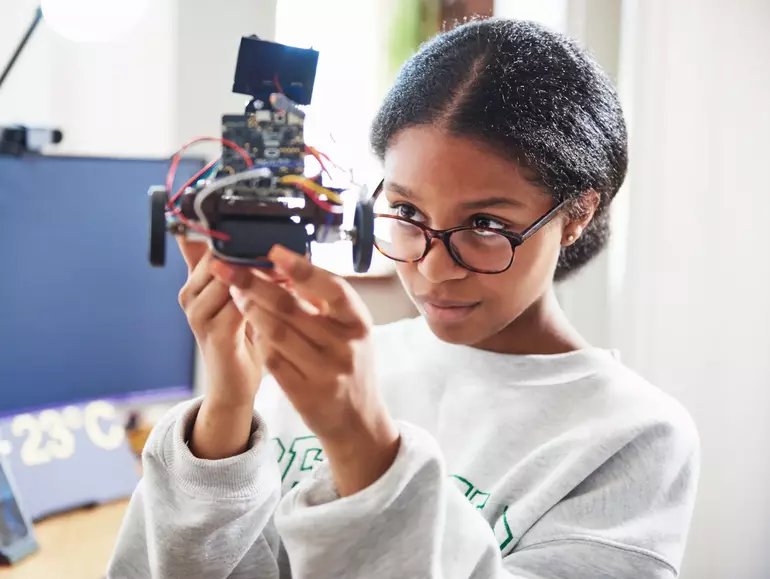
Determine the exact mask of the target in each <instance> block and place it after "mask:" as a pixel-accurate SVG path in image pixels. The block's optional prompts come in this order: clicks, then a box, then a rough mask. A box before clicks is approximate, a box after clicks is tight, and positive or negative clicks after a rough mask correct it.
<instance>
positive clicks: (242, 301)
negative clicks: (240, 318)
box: [230, 287, 247, 313]
mask: <svg viewBox="0 0 770 579" xmlns="http://www.w3.org/2000/svg"><path fill="white" fill-rule="evenodd" d="M230 295H231V296H232V298H233V303H234V304H235V307H236V308H238V311H240V312H241V313H243V312H244V311H245V310H246V301H247V300H246V296H245V294H244V293H243V292H242V291H241V290H240V289H238V288H237V287H231V288H230Z"/></svg>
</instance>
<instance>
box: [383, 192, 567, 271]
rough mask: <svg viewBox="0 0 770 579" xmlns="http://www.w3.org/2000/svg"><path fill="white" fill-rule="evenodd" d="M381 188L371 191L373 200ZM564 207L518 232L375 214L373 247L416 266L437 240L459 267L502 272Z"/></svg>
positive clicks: (557, 206) (553, 210) (390, 256)
mask: <svg viewBox="0 0 770 579" xmlns="http://www.w3.org/2000/svg"><path fill="white" fill-rule="evenodd" d="M382 185H383V183H382V182H381V183H380V184H379V186H378V187H377V189H376V191H375V192H374V197H375V198H376V197H377V196H378V195H379V194H380V193H381V191H382ZM564 204H565V201H562V202H561V203H559V204H557V205H556V206H555V207H553V208H552V209H551V210H550V211H548V213H546V214H545V215H543V216H542V217H540V218H539V219H538V220H537V221H535V222H534V223H533V224H532V225H530V226H529V227H527V228H526V229H525V230H524V231H522V232H521V233H514V232H512V231H505V230H500V229H494V228H489V227H472V226H460V227H452V228H451V229H432V228H430V227H428V226H427V225H424V224H423V223H420V222H418V221H414V220H412V219H409V218H408V217H401V216H400V215H389V214H387V213H375V216H374V245H375V247H376V248H377V250H378V251H379V252H380V253H382V254H383V255H384V256H385V257H388V258H390V259H392V260H394V261H400V262H404V263H417V262H419V261H422V260H423V259H425V256H427V255H428V252H429V251H430V248H431V244H432V241H433V240H434V239H438V240H440V241H442V242H443V243H444V246H445V247H446V249H447V251H448V252H449V255H451V256H452V259H453V260H454V261H455V262H456V263H457V264H458V265H459V266H461V267H464V268H465V269H468V270H470V271H472V272H475V273H485V274H497V273H503V272H504V271H506V270H508V269H509V268H510V267H511V265H512V264H513V258H514V254H515V253H516V248H517V247H518V246H519V245H521V244H522V243H524V242H525V241H526V240H527V239H529V238H530V237H532V236H533V235H534V234H535V233H537V231H538V230H539V229H540V228H541V227H543V226H544V225H546V224H547V223H548V222H549V221H551V220H552V219H553V218H554V217H555V216H556V215H557V213H558V212H559V210H560V209H561V208H562V207H563V206H564Z"/></svg>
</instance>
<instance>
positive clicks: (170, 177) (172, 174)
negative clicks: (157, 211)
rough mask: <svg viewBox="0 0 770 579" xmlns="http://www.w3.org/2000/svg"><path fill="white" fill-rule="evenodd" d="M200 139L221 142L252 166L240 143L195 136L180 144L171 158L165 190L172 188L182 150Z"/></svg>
mask: <svg viewBox="0 0 770 579" xmlns="http://www.w3.org/2000/svg"><path fill="white" fill-rule="evenodd" d="M201 141H218V142H220V143H222V144H223V145H224V146H226V147H229V148H231V149H232V150H233V151H235V152H236V153H238V154H239V155H240V156H241V157H243V160H244V161H246V166H247V167H253V166H254V162H253V161H252V160H251V157H250V156H249V154H248V153H247V152H246V151H245V150H244V148H243V147H241V146H240V145H237V144H235V143H233V142H232V141H229V140H227V139H223V138H221V137H197V138H195V139H193V140H192V141H190V142H188V143H186V144H185V145H184V146H182V148H181V149H179V150H178V151H177V152H176V153H175V154H174V156H173V158H172V159H171V167H170V168H169V170H168V175H167V176H166V191H169V192H170V191H171V190H172V189H173V188H174V177H176V170H177V168H178V167H179V163H180V161H181V160H182V153H184V151H185V150H186V149H188V148H189V147H190V146H191V145H194V144H195V143H200V142H201Z"/></svg>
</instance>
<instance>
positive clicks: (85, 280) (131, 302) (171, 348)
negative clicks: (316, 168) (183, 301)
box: [0, 157, 203, 414]
mask: <svg viewBox="0 0 770 579" xmlns="http://www.w3.org/2000/svg"><path fill="white" fill-rule="evenodd" d="M202 166H203V164H202V162H200V161H197V160H195V161H193V160H187V161H184V162H182V164H181V165H180V167H179V171H178V173H177V176H178V178H177V181H176V182H177V183H182V182H183V181H182V179H186V178H189V177H191V176H192V175H193V174H194V173H195V172H196V171H197V170H199V169H200V168H201V167H202ZM167 169H168V162H167V161H164V160H136V159H101V158H73V157H22V158H13V157H0V414H10V413H13V412H16V411H19V410H27V409H36V408H41V407H46V406H56V405H61V404H67V403H71V402H78V401H81V400H88V399H93V398H113V397H125V396H126V395H133V394H138V393H146V392H148V391H153V392H156V393H162V392H165V391H175V392H176V393H177V394H178V393H179V390H180V389H187V390H191V389H192V382H193V366H194V360H193V357H194V351H195V348H194V340H193V336H192V333H191V331H190V329H189V327H188V325H187V322H186V319H185V317H184V314H183V312H182V310H181V308H180V307H179V305H178V302H177V294H178V293H179V289H180V288H181V287H182V285H183V284H184V281H185V279H186V276H187V270H186V266H185V264H184V261H183V260H182V258H181V256H180V255H179V250H178V249H177V247H176V244H175V243H174V240H173V238H172V237H170V236H167V238H166V241H167V253H166V256H167V257H166V267H165V268H153V267H151V266H150V264H149V261H148V252H149V249H148V248H149V219H150V203H149V198H148V196H147V190H148V188H149V187H150V186H151V185H162V184H163V183H164V182H165V176H166V172H167Z"/></svg>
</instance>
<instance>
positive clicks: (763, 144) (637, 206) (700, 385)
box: [495, 0, 770, 579]
mask: <svg viewBox="0 0 770 579" xmlns="http://www.w3.org/2000/svg"><path fill="white" fill-rule="evenodd" d="M495 9H496V13H497V14H498V15H502V16H510V17H520V18H532V19H535V20H539V21H541V22H543V23H545V24H547V25H549V26H551V27H553V28H555V29H557V30H562V31H564V32H567V33H569V34H572V35H573V36H576V37H577V38H578V39H579V40H581V41H582V42H583V43H584V44H586V45H587V47H588V48H589V49H590V50H591V51H592V52H594V55H595V56H596V58H597V60H598V61H599V62H600V64H602V65H603V66H604V67H605V68H607V70H608V72H609V73H610V75H611V76H612V77H613V78H615V79H616V80H617V81H618V83H619V89H620V93H621V100H622V101H623V105H624V108H625V111H626V115H627V120H628V121H629V127H630V154H631V165H630V173H629V178H628V181H627V183H626V186H625V187H624V189H623V190H622V191H621V192H620V194H619V197H618V199H617V201H616V203H615V208H614V217H615V236H614V239H613V241H612V243H611V245H610V250H609V251H608V252H606V253H605V254H604V255H603V256H602V257H601V259H600V260H598V261H597V262H596V263H594V264H592V265H591V267H589V268H587V269H586V271H584V272H582V273H581V274H580V275H579V276H578V277H577V278H576V279H575V280H571V281H570V282H568V283H567V284H565V285H564V286H563V287H561V288H560V291H559V294H560V299H561V301H562V304H563V305H564V307H565V310H566V311H567V313H568V315H569V316H570V318H571V319H573V321H575V323H576V325H577V326H578V327H579V328H580V329H581V331H583V333H585V334H586V335H587V336H588V337H589V338H590V339H591V340H592V341H594V342H595V343H598V344H600V345H611V346H613V347H618V348H619V349H620V350H621V353H622V355H623V358H624V360H625V361H626V363H627V364H629V365H630V366H631V367H633V368H635V369H636V370H638V371H639V372H640V373H641V374H642V375H644V376H645V377H647V378H648V379H649V380H651V381H652V382H653V383H655V384H656V385H658V386H660V387H661V388H663V389H665V390H667V391H668V392H670V393H671V394H673V395H674V396H675V397H677V398H678V399H679V400H681V401H682V402H683V403H684V404H685V406H686V407H687V408H688V409H689V411H690V412H691V414H692V415H693V417H694V418H695V420H696V423H697V425H698V429H699V431H700V435H701V439H702V446H703V471H702V475H701V485H700V493H699V501H698V505H697V508H696V513H695V517H694V521H693V527H692V531H691V537H690V541H689V544H688V549H687V552H686V556H685V562H684V566H683V571H682V577H683V579H722V578H725V579H727V578H730V579H733V578H734V579H755V578H756V579H759V578H767V577H770V554H768V553H770V552H768V550H767V544H768V543H770V491H768V489H769V488H770V461H768V457H770V452H768V451H767V448H768V447H769V446H770V423H769V421H768V420H767V413H768V410H769V409H770V356H768V352H770V258H768V256H767V254H766V252H765V251H764V249H765V246H766V245H767V233H766V229H767V227H766V221H767V215H768V214H770V213H769V211H770V181H769V180H768V179H767V178H766V177H765V175H764V168H765V167H766V166H767V163H768V159H770V144H768V138H767V135H768V134H770V64H768V58H769V57H770V37H769V36H768V31H770V3H769V2H767V1H766V0H739V1H733V2H725V1H723V0H676V1H671V0H624V1H623V2H620V1H615V0H571V1H569V2H568V1H567V0H544V1H541V0H497V1H496V2H495ZM619 11H620V12H619ZM619 18H620V20H618V19H619ZM619 24H620V25H619ZM613 45H614V46H615V50H617V52H615V53H614V54H613Z"/></svg>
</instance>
